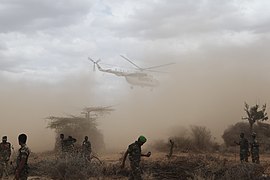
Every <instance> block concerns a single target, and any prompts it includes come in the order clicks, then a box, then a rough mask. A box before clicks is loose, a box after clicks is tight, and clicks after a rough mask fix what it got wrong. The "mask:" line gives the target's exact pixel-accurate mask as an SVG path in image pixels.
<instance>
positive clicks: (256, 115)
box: [242, 102, 268, 133]
mask: <svg viewBox="0 0 270 180" xmlns="http://www.w3.org/2000/svg"><path fill="white" fill-rule="evenodd" d="M244 110H245V111H246V113H247V116H246V117H243V118H242V119H245V120H248V122H249V128H250V133H252V132H253V125H254V124H255V122H257V121H259V120H261V121H266V120H267V119H268V116H267V113H266V112H265V110H266V104H264V105H263V106H262V108H260V109H259V105H258V104H256V105H254V106H251V107H250V106H249V105H248V104H247V103H246V102H245V108H244Z"/></svg>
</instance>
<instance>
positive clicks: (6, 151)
mask: <svg viewBox="0 0 270 180" xmlns="http://www.w3.org/2000/svg"><path fill="white" fill-rule="evenodd" d="M10 155H11V144H10V143H9V142H7V136H3V137H2V142H1V143H0V179H1V178H2V177H3V174H4V173H5V175H6V176H8V171H7V166H8V161H9V159H10Z"/></svg>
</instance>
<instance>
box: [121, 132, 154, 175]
mask: <svg viewBox="0 0 270 180" xmlns="http://www.w3.org/2000/svg"><path fill="white" fill-rule="evenodd" d="M145 142H146V138H145V137H144V136H140V137H139V138H138V141H135V142H134V143H132V144H130V145H129V146H128V149H127V151H126V152H125V154H124V159H123V162H122V165H121V168H124V167H125V161H126V158H127V155H129V156H128V157H129V161H130V167H131V173H130V177H129V179H132V180H141V179H142V176H141V168H140V161H141V156H145V157H150V156H151V152H148V153H147V154H142V153H141V151H142V150H141V146H142V145H143V144H144V143H145Z"/></svg>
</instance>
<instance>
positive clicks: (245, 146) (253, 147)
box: [235, 132, 260, 164]
mask: <svg viewBox="0 0 270 180" xmlns="http://www.w3.org/2000/svg"><path fill="white" fill-rule="evenodd" d="M235 143H236V144H237V145H239V146H240V161H241V162H248V157H249V156H250V155H251V159H252V162H253V163H257V164H259V163H260V155H259V143H258V141H257V139H256V133H255V132H253V133H252V135H251V140H250V142H249V141H248V140H247V138H245V134H244V133H243V132H242V133H240V140H239V142H236V141H235ZM249 147H250V151H249Z"/></svg>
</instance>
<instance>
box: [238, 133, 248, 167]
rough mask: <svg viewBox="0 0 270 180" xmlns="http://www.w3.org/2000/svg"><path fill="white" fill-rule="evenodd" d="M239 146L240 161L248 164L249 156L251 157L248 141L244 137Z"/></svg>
mask: <svg viewBox="0 0 270 180" xmlns="http://www.w3.org/2000/svg"><path fill="white" fill-rule="evenodd" d="M237 144H238V145H240V160H241V162H243V161H246V162H248V156H249V151H248V149H249V145H248V140H247V139H246V138H244V137H241V138H240V141H239V143H237Z"/></svg>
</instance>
